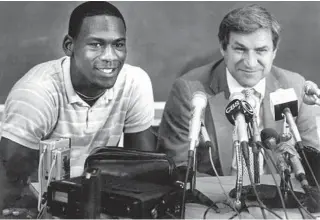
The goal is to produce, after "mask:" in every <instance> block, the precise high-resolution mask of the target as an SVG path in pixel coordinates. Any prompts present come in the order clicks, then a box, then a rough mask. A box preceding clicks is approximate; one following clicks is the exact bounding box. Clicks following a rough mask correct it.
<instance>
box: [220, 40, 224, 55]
mask: <svg viewBox="0 0 320 220" xmlns="http://www.w3.org/2000/svg"><path fill="white" fill-rule="evenodd" d="M220 53H221V55H222V56H223V57H224V49H223V48H222V43H220Z"/></svg>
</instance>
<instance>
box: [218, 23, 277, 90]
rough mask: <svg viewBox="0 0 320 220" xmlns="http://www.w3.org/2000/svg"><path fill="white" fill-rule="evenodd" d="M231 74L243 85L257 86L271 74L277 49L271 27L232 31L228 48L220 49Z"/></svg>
mask: <svg viewBox="0 0 320 220" xmlns="http://www.w3.org/2000/svg"><path fill="white" fill-rule="evenodd" d="M220 51H221V53H222V55H223V57H224V60H225V63H226V65H227V68H228V70H229V72H230V74H231V75H232V76H233V77H234V78H235V79H236V80H237V81H238V83H239V84H240V85H242V86H243V87H253V86H255V85H256V84H257V83H258V82H259V81H260V80H261V79H262V78H263V77H265V76H266V75H267V74H269V72H270V69H271V66H272V63H273V59H274V58H275V56H276V51H277V50H274V49H273V42H272V34H271V30H269V29H258V30H257V31H255V32H253V33H250V34H244V33H234V32H231V33H230V36H229V44H228V45H227V48H226V50H223V49H222V48H221V49H220Z"/></svg>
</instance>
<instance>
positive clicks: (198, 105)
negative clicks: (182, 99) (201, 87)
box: [189, 91, 207, 151]
mask: <svg viewBox="0 0 320 220" xmlns="http://www.w3.org/2000/svg"><path fill="white" fill-rule="evenodd" d="M191 105H192V118H191V120H190V124H189V140H190V148H189V150H191V151H194V148H195V146H196V143H197V141H198V138H199V133H200V127H201V116H202V112H203V110H204V108H205V107H206V106H207V97H206V94H204V93H203V92H200V91H197V92H195V93H194V94H193V97H192V101H191Z"/></svg>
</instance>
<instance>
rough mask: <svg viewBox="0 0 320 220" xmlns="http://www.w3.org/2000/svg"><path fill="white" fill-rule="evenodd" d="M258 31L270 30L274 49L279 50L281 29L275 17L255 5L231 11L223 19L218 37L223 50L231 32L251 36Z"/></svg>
mask: <svg viewBox="0 0 320 220" xmlns="http://www.w3.org/2000/svg"><path fill="white" fill-rule="evenodd" d="M258 29H270V30H271V33H272V41H273V49H274V50H275V49H276V48H278V44H279V41H280V32H281V27H280V24H279V23H278V21H277V20H276V19H275V17H274V16H273V15H272V14H270V13H269V12H268V11H267V10H266V9H265V8H263V7H261V6H259V5H256V4H253V5H248V6H244V7H242V8H237V9H234V10H232V11H230V12H229V13H228V14H227V15H226V16H225V17H224V18H223V20H222V21H221V24H220V27H219V34H218V37H219V41H220V43H221V45H222V48H223V50H225V49H226V48H227V45H228V44H229V37H230V32H235V33H248V34H249V33H253V32H255V31H256V30H258Z"/></svg>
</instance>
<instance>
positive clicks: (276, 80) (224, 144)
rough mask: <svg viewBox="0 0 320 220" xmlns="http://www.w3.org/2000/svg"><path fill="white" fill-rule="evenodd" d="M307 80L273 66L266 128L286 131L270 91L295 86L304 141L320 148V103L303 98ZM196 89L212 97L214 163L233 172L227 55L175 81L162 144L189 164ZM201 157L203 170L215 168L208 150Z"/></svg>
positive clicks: (208, 115) (209, 120)
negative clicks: (319, 119) (227, 111)
mask: <svg viewBox="0 0 320 220" xmlns="http://www.w3.org/2000/svg"><path fill="white" fill-rule="evenodd" d="M304 82H305V79H304V78H303V77H302V76H301V75H299V74H297V73H294V72H290V71H287V70H284V69H281V68H278V67H276V66H273V67H272V69H271V71H270V74H269V75H268V76H267V77H266V93H265V97H264V100H263V102H262V108H263V112H264V115H263V125H264V128H273V129H275V130H276V131H277V132H278V133H280V132H282V125H283V121H282V120H281V121H274V119H273V117H272V113H271V108H270V93H271V92H274V91H275V90H277V89H279V88H283V89H286V88H294V90H295V92H296V94H297V96H298V109H299V113H298V117H297V118H296V124H297V126H298V129H299V132H300V134H301V137H302V141H303V144H304V145H306V146H312V147H315V148H319V138H318V133H317V126H316V116H320V107H318V106H309V105H306V104H304V103H303V102H302V95H303V94H302V93H303V85H304ZM196 91H202V92H204V93H205V94H206V95H207V98H208V105H207V107H206V110H205V114H204V121H205V124H206V128H207V131H208V133H209V136H210V139H211V141H212V143H213V145H214V147H213V157H212V158H213V160H214V163H215V165H216V166H218V167H219V168H221V170H220V175H221V174H223V175H230V173H231V164H232V157H233V148H232V146H233V145H232V131H233V125H231V124H230V122H229V121H228V120H227V118H226V116H225V107H226V106H227V104H228V103H229V101H228V99H229V96H230V92H229V88H228V84H227V79H226V66H225V63H224V61H223V59H222V60H220V61H218V62H216V63H213V62H212V63H209V64H207V65H204V66H201V67H199V68H196V69H193V70H191V71H189V72H188V73H186V74H185V75H183V76H181V77H179V78H178V79H177V80H176V81H175V83H174V84H173V87H172V90H171V93H170V95H169V98H168V101H167V102H166V105H165V109H164V113H163V117H162V121H161V124H160V128H159V139H158V148H159V149H160V151H163V152H165V153H167V154H168V155H169V156H170V157H172V158H173V159H174V161H175V162H176V163H177V165H178V166H179V165H185V164H186V161H187V154H188V150H189V141H188V133H189V120H190V118H191V105H190V103H191V99H192V95H193V93H194V92H196ZM200 149H201V148H198V151H201V150H200ZM198 161H199V166H198V167H199V171H200V172H207V171H208V169H209V168H211V165H210V163H209V162H210V161H209V160H208V152H202V153H201V152H200V155H199V158H198ZM201 167H202V168H201ZM270 171H274V170H269V172H270Z"/></svg>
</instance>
